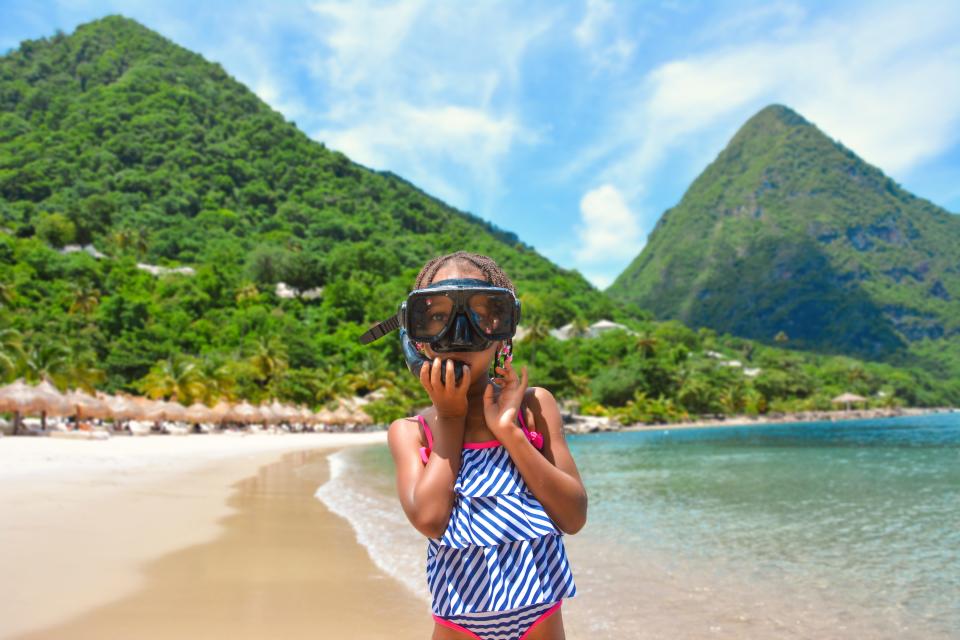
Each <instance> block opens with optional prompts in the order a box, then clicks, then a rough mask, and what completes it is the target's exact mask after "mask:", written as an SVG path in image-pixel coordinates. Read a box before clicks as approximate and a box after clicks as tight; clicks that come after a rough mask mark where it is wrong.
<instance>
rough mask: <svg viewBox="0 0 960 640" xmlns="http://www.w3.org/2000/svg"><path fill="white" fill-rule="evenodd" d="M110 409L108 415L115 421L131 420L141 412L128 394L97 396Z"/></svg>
mask: <svg viewBox="0 0 960 640" xmlns="http://www.w3.org/2000/svg"><path fill="white" fill-rule="evenodd" d="M99 397H100V399H101V400H103V401H104V402H105V403H106V404H107V407H108V408H109V409H110V415H111V416H112V417H113V419H114V420H115V421H119V420H131V419H133V418H136V417H137V416H139V415H140V414H141V413H142V410H141V409H140V407H139V405H138V404H137V403H136V401H135V400H134V399H133V398H131V397H130V396H124V395H120V394H117V395H115V396H108V395H101V396H99Z"/></svg>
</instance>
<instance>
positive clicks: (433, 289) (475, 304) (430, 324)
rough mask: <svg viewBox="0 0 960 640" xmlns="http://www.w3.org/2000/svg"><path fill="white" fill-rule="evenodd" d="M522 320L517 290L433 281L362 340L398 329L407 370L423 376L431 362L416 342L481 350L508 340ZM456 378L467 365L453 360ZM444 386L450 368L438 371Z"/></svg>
mask: <svg viewBox="0 0 960 640" xmlns="http://www.w3.org/2000/svg"><path fill="white" fill-rule="evenodd" d="M519 322H520V301H519V300H518V299H517V297H516V295H514V293H513V291H511V290H510V289H506V288H504V287H495V286H493V285H491V284H490V283H489V282H487V281H485V280H478V279H475V278H454V279H449V280H440V281H438V282H434V283H433V284H431V285H429V286H428V287H426V288H423V289H415V290H414V291H411V292H410V293H409V294H408V295H407V299H406V300H405V301H404V302H403V303H402V304H401V305H400V309H399V310H398V311H397V314H396V315H395V316H393V317H391V318H388V319H387V320H384V321H383V322H379V323H377V324H376V326H374V327H372V328H371V329H369V330H368V331H367V332H366V333H364V334H363V335H362V336H360V342H361V343H362V344H369V343H371V342H373V341H374V340H378V339H380V338H382V337H383V336H385V335H386V334H388V333H390V332H391V331H393V330H394V329H399V330H400V344H401V347H402V348H403V355H404V358H405V359H406V361H407V367H408V368H409V369H410V372H411V373H413V375H415V376H417V377H419V376H420V368H421V367H422V366H423V363H424V362H427V360H428V359H427V358H425V357H424V356H423V355H422V354H420V353H419V352H418V351H417V349H416V346H415V345H414V344H413V343H414V342H422V343H426V344H429V345H430V347H431V348H432V349H433V350H434V351H436V352H437V353H452V352H456V351H483V350H484V349H487V348H489V347H490V345H491V343H493V342H494V341H496V340H508V339H510V338H512V337H513V336H514V334H515V333H516V331H517V324H518V323H519ZM454 375H455V377H456V381H457V382H459V381H460V379H461V378H462V377H463V363H462V362H459V361H454ZM440 379H441V380H442V381H443V382H444V383H446V367H445V366H444V367H443V368H442V369H441V370H440Z"/></svg>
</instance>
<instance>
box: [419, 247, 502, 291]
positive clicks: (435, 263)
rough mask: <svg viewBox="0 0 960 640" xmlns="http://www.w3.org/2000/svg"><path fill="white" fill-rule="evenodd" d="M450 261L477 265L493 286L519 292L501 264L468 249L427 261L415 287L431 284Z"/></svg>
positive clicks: (465, 264) (464, 264)
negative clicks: (441, 268) (469, 251)
mask: <svg viewBox="0 0 960 640" xmlns="http://www.w3.org/2000/svg"><path fill="white" fill-rule="evenodd" d="M448 262H454V263H456V264H459V265H463V266H472V267H476V268H477V270H479V271H480V272H481V273H483V275H484V277H485V278H486V280H487V281H488V282H489V283H490V284H492V285H493V286H495V287H503V288H504V289H510V291H513V293H514V295H516V293H517V289H516V287H514V286H513V281H512V280H510V278H509V277H507V274H506V273H504V272H503V269H501V268H500V265H498V264H497V263H496V262H494V261H493V259H491V258H488V257H487V256H482V255H480V254H478V253H468V252H467V251H457V252H456V253H448V254H447V255H445V256H437V257H436V258H434V259H433V260H430V261H429V262H427V264H425V265H423V269H421V270H420V274H419V275H418V276H417V281H416V282H415V283H414V285H413V288H414V289H423V288H424V287H427V286H429V285H430V284H431V283H432V282H433V277H434V276H435V275H437V271H439V270H440V267H442V266H443V265H445V264H447V263H448Z"/></svg>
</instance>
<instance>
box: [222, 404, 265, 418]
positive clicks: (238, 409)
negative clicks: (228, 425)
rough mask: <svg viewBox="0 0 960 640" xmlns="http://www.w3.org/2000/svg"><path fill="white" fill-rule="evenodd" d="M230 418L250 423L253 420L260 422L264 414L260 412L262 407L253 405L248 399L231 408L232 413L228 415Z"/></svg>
mask: <svg viewBox="0 0 960 640" xmlns="http://www.w3.org/2000/svg"><path fill="white" fill-rule="evenodd" d="M227 417H228V418H229V419H230V420H233V421H234V422H244V423H247V424H250V423H252V422H259V421H260V420H262V419H263V416H262V415H261V413H260V409H259V408H257V407H255V406H253V405H252V404H250V403H249V402H247V401H246V400H244V401H243V402H241V403H240V404H235V405H233V406H232V407H231V408H230V413H229V414H228V416H227Z"/></svg>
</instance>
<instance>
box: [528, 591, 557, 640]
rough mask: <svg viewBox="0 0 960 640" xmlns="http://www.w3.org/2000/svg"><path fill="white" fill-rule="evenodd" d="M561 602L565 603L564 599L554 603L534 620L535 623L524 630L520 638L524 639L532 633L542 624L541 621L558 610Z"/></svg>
mask: <svg viewBox="0 0 960 640" xmlns="http://www.w3.org/2000/svg"><path fill="white" fill-rule="evenodd" d="M561 604H563V600H558V601H557V604H555V605H553V606H552V607H550V608H549V609H547V610H546V611H544V612H543V614H542V615H541V616H540V617H539V618H537V619H536V620H534V621H533V624H531V625H530V626H529V627H527V630H526V631H524V632H523V635H522V636H520V640H524V638H526V637H527V636H528V635H530V632H531V631H533V630H534V628H535V627H536V626H537V625H538V624H540V623H541V622H543V621H544V620H546V619H547V618H549V617H550V616H551V615H553V614H554V613H555V612H556V611H557V609H559V608H560V605H561Z"/></svg>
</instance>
